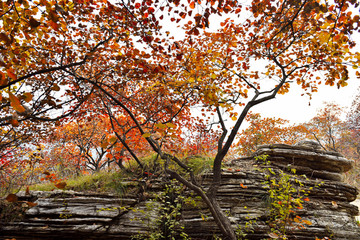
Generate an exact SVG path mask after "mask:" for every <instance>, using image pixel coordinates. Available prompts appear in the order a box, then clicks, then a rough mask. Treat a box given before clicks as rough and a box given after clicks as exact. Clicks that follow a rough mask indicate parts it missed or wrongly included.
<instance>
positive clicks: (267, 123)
mask: <svg viewBox="0 0 360 240" xmlns="http://www.w3.org/2000/svg"><path fill="white" fill-rule="evenodd" d="M245 120H246V121H247V122H248V123H249V124H250V126H249V127H247V128H246V129H244V130H242V132H241V133H240V134H239V135H238V136H237V138H238V142H237V144H236V147H237V148H238V150H237V153H238V154H239V155H240V156H250V155H251V154H252V153H254V152H255V151H256V149H257V147H258V146H260V145H264V144H273V143H284V144H290V145H292V144H295V143H296V142H298V141H300V140H303V139H304V138H305V137H306V135H307V130H306V128H305V126H303V125H289V121H288V120H285V119H281V118H262V117H261V115H260V114H259V113H249V114H248V115H247V116H246V118H245Z"/></svg>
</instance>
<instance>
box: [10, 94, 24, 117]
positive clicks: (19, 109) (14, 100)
mask: <svg viewBox="0 0 360 240" xmlns="http://www.w3.org/2000/svg"><path fill="white" fill-rule="evenodd" d="M9 98H10V102H11V106H12V107H13V108H14V109H15V111H17V112H21V113H22V112H25V108H24V107H23V106H22V105H21V103H20V100H19V99H18V98H17V97H16V96H15V95H14V94H12V93H9Z"/></svg>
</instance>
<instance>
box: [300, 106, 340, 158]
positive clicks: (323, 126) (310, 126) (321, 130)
mask: <svg viewBox="0 0 360 240" xmlns="http://www.w3.org/2000/svg"><path fill="white" fill-rule="evenodd" d="M342 112H343V111H342V109H341V108H340V107H339V106H338V105H336V104H334V103H326V104H325V106H324V107H323V108H322V109H320V110H319V112H318V113H317V115H316V116H315V117H314V118H312V119H311V120H310V121H309V122H308V123H305V124H304V126H305V128H306V129H307V132H308V136H307V137H308V138H309V139H314V140H315V141H317V142H318V143H319V144H320V146H321V147H322V148H323V149H324V150H326V151H334V152H341V144H340V139H341V138H342V135H343V134H344V133H345V131H346V124H345V123H344V122H343V121H342V120H341V118H340V117H341V114H342Z"/></svg>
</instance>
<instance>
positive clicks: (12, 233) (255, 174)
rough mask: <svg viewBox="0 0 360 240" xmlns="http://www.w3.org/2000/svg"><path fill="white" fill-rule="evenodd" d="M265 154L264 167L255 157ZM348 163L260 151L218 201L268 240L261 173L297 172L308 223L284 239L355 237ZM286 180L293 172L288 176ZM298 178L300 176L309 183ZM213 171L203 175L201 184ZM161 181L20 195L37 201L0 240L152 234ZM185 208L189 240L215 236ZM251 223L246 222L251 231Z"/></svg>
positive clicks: (233, 173)
mask: <svg viewBox="0 0 360 240" xmlns="http://www.w3.org/2000/svg"><path fill="white" fill-rule="evenodd" d="M262 155H267V156H268V157H267V159H266V160H267V161H270V163H269V162H266V163H265V165H264V163H263V160H260V159H259V158H258V156H262ZM351 165H352V162H351V161H349V160H347V159H345V158H344V157H343V156H341V155H340V154H338V153H334V152H326V151H323V150H321V149H320V148H319V146H318V145H317V144H315V143H314V142H309V141H306V142H303V143H300V144H298V145H296V146H289V145H283V144H275V145H265V146H261V147H259V149H258V151H257V152H256V153H255V154H254V156H253V157H249V158H246V159H237V160H233V161H232V162H231V164H230V165H228V166H227V168H225V169H224V171H223V174H222V183H221V187H220V188H219V192H218V195H217V198H218V200H219V203H220V204H221V207H222V208H223V209H224V211H226V212H227V213H228V214H229V217H230V219H231V222H232V223H233V225H234V228H236V227H240V228H239V229H241V230H242V231H243V233H244V234H246V237H245V239H264V238H269V235H268V233H269V227H268V224H267V221H268V216H269V205H270V203H269V194H268V186H267V185H266V184H265V183H264V179H265V172H264V171H262V170H261V169H266V168H268V167H270V166H271V167H272V169H273V171H274V172H278V173H281V172H282V171H284V172H286V171H288V170H290V169H296V174H297V175H294V176H293V177H295V178H296V179H299V180H300V181H301V183H302V184H303V188H304V189H305V190H306V194H308V196H307V197H308V198H309V201H306V202H304V203H303V207H304V208H303V209H298V210H297V211H296V215H298V216H300V217H301V219H305V220H307V221H309V222H311V225H306V226H305V227H304V228H302V227H296V226H293V227H291V226H290V227H289V229H288V236H289V239H304V240H305V239H315V237H318V238H319V239H321V238H324V237H328V238H330V239H344V240H345V239H352V240H356V239H360V227H359V226H357V224H356V223H355V220H354V216H356V215H358V208H357V207H356V206H354V205H352V204H351V202H352V201H354V200H355V199H356V197H357V194H358V190H357V189H356V188H354V187H352V186H350V185H348V184H345V183H344V182H342V181H341V179H342V177H341V174H342V173H344V172H345V171H347V170H349V169H350V168H351ZM289 174H291V171H290V172H289ZM300 175H306V176H307V178H304V177H301V176H300ZM211 177H212V175H211V173H207V174H203V175H202V178H201V181H202V184H204V185H205V186H206V185H208V184H209V183H210V181H211ZM161 188H162V184H161V181H159V180H156V181H155V180H153V181H150V180H149V181H148V183H147V188H146V190H145V191H142V192H141V194H140V195H139V192H140V191H130V192H128V193H127V194H125V195H123V196H121V197H119V196H116V195H110V194H96V193H79V192H73V191H59V190H58V191H53V192H31V196H26V195H25V194H24V193H22V194H23V195H21V194H19V198H20V200H21V199H23V200H26V199H29V198H32V199H34V200H35V199H36V201H35V203H37V206H35V207H33V208H31V209H29V210H28V211H27V212H26V218H25V219H24V220H23V221H21V222H11V223H4V222H2V223H1V225H0V236H4V238H5V237H6V238H16V239H75V238H76V239H130V238H131V236H134V235H136V234H141V233H142V234H146V232H147V231H151V230H153V229H154V226H155V225H156V219H158V218H159V211H158V210H159V204H156V202H154V201H153V200H154V196H155V195H156V192H159V191H161ZM194 201H197V204H195V205H192V204H184V205H183V208H182V212H181V213H182V214H181V218H179V221H180V222H181V223H182V224H183V226H184V229H185V232H186V233H187V234H188V235H189V236H190V237H192V239H212V238H213V237H214V236H215V235H216V234H219V231H218V230H217V227H216V225H215V223H214V221H213V220H212V218H211V215H210V213H209V211H208V210H207V208H206V206H204V205H203V204H202V203H201V201H198V200H196V199H195V200H194ZM250 220H252V221H251V223H252V224H250V225H249V222H250ZM247 223H248V224H247Z"/></svg>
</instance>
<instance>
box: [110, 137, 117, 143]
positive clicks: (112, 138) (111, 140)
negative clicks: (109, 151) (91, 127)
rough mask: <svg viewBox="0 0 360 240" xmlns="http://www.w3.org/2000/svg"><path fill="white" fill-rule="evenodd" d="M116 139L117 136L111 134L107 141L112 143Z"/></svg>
mask: <svg viewBox="0 0 360 240" xmlns="http://www.w3.org/2000/svg"><path fill="white" fill-rule="evenodd" d="M116 140H117V137H116V136H112V137H111V138H110V139H109V142H110V143H114V142H116Z"/></svg>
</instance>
